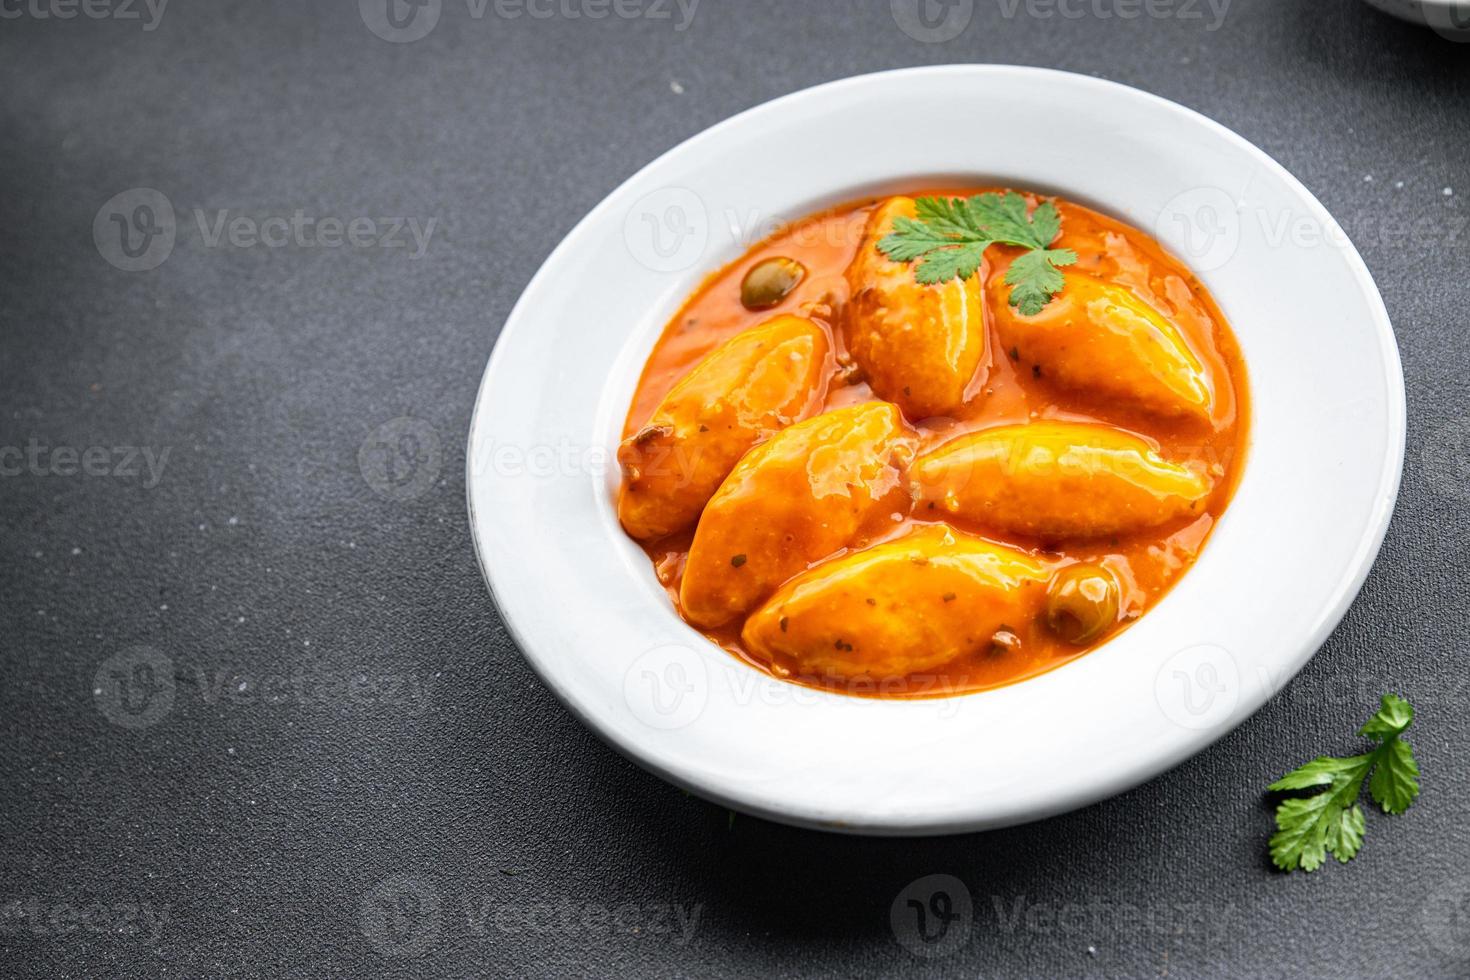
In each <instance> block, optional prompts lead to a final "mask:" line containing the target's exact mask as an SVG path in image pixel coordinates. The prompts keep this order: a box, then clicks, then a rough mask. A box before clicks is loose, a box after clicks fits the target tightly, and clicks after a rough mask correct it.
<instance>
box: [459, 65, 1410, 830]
mask: <svg viewBox="0 0 1470 980" xmlns="http://www.w3.org/2000/svg"><path fill="white" fill-rule="evenodd" d="M1037 120H1042V121H1043V123H1042V124H1041V125H1038V124H1037V122H1036V121H1037ZM935 178H956V179H963V180H967V181H973V182H975V183H983V184H1011V185H1015V186H1021V187H1026V188H1033V189H1039V190H1044V191H1052V192H1056V193H1059V194H1062V195H1064V196H1066V197H1070V198H1072V199H1073V200H1077V201H1079V202H1084V203H1088V204H1091V205H1093V206H1095V207H1097V208H1099V209H1101V210H1104V211H1107V212H1110V213H1112V214H1113V215H1115V216H1117V217H1120V218H1122V219H1123V220H1125V221H1128V222H1130V223H1132V224H1134V225H1136V226H1138V227H1140V228H1143V229H1145V230H1148V231H1151V232H1152V233H1154V234H1155V235H1156V236H1158V237H1159V238H1161V239H1162V240H1163V241H1164V242H1165V243H1166V244H1167V245H1168V246H1169V247H1171V248H1172V249H1173V250H1174V251H1175V252H1176V253H1178V254H1180V255H1181V256H1182V257H1184V258H1185V259H1186V260H1188V261H1190V262H1191V264H1192V265H1193V266H1194V268H1195V269H1196V271H1198V272H1199V273H1200V274H1201V276H1202V278H1203V279H1204V281H1205V283H1206V284H1207V286H1208V287H1209V288H1210V290H1211V291H1212V292H1213V293H1214V295H1215V297H1216V299H1217V300H1218V301H1219V303H1220V305H1221V306H1222V308H1223V309H1224V311H1225V314H1226V316H1227V317H1228V318H1229V319H1230V322H1231V324H1232V325H1233V327H1234V329H1235V332H1236V335H1237V336H1238V338H1239V340H1240V343H1241V345H1242V347H1243V350H1244V354H1245V359H1246V363H1247V369H1248V371H1249V374H1250V383H1251V391H1252V398H1253V413H1254V414H1253V423H1252V444H1251V449H1250V455H1249V459H1248V462H1247V466H1246V470H1245V476H1244V479H1243V480H1242V482H1241V484H1240V488H1239V492H1238V493H1237V494H1236V497H1235V500H1234V502H1233V504H1232V505H1231V507H1230V509H1229V511H1228V512H1227V513H1226V515H1225V517H1224V519H1223V520H1222V521H1221V522H1220V524H1219V526H1218V528H1217V530H1216V531H1215V534H1214V536H1213V538H1212V539H1211V541H1210V542H1209V545H1208V546H1207V548H1206V549H1205V551H1204V554H1203V556H1202V557H1201V558H1200V560H1199V562H1198V564H1197V565H1196V566H1195V567H1194V568H1193V569H1192V570H1191V571H1190V572H1189V573H1188V574H1187V575H1185V576H1184V577H1183V579H1182V580H1181V581H1180V582H1179V584H1178V585H1177V586H1176V587H1175V588H1174V589H1173V590H1172V591H1171V592H1170V593H1169V595H1168V596H1167V597H1166V598H1165V599H1164V601H1162V602H1161V603H1159V604H1158V605H1157V606H1156V607H1155V608H1154V609H1152V610H1151V611H1150V612H1149V613H1148V614H1147V615H1145V616H1144V617H1143V619H1142V620H1140V621H1139V622H1138V623H1137V624H1136V625H1135V626H1133V627H1132V628H1130V629H1128V630H1127V631H1125V632H1124V633H1122V634H1121V635H1120V636H1118V637H1117V638H1116V639H1114V640H1113V641H1111V642H1109V643H1107V644H1106V645H1104V646H1103V647H1101V648H1099V649H1097V650H1095V651H1093V652H1092V653H1090V654H1088V655H1087V656H1084V657H1081V658H1079V659H1078V660H1076V661H1074V662H1072V663H1070V664H1068V665H1066V666H1064V667H1062V668H1060V669H1058V670H1055V671H1052V672H1051V673H1049V674H1046V675H1044V676H1042V677H1039V678H1036V679H1033V680H1029V681H1025V682H1023V683H1020V684H1016V685H1013V686H1011V687H1007V688H1003V689H1000V690H995V691H989V692H984V693H979V694H972V695H968V696H963V697H954V698H943V699H935V700H926V701H917V702H915V701H908V702H900V701H891V700H890V701H883V700H869V699H860V698H852V697H845V696H841V695H836V694H828V693H823V692H816V691H812V690H809V689H805V688H801V687H796V686H793V685H790V684H787V683H784V682H781V681H777V680H774V679H772V678H770V677H767V676H765V675H764V674H761V673H758V672H757V671H755V670H753V669H751V668H749V667H747V666H745V665H744V664H742V663H740V662H738V661H737V660H735V659H734V658H732V657H731V656H730V655H729V654H727V653H725V652H723V651H721V650H720V649H718V648H716V647H715V646H713V645H712V644H710V643H709V642H708V641H706V640H705V639H704V638H703V637H702V636H700V635H699V634H698V633H697V632H695V631H694V630H692V629H691V628H689V627H688V626H686V625H685V624H684V623H683V622H681V621H680V619H679V618H678V616H677V615H676V614H675V612H674V610H673V609H672V607H671V605H670V602H669V600H668V598H667V597H666V596H665V595H664V593H663V590H662V589H661V588H660V587H659V585H658V584H657V582H656V580H655V578H654V575H653V570H652V569H651V568H650V566H649V562H648V560H647V559H646V558H645V556H644V555H643V553H642V552H641V551H640V550H639V549H638V548H637V547H635V546H634V544H633V543H632V542H631V541H630V540H628V538H626V537H625V536H624V535H623V533H622V531H621V530H620V529H619V527H618V523H617V520H616V517H615V514H614V500H615V491H616V486H617V472H616V466H615V465H613V464H611V460H612V455H613V451H614V448H615V446H616V444H617V441H618V438H619V435H620V430H621V426H622V423H623V418H624V414H625V412H626V410H627V406H628V402H629V398H630V396H631V394H632V392H633V389H634V385H635V383H636V381H637V378H638V375H639V372H640V370H641V368H642V365H643V362H644V359H645V358H646V357H647V355H648V352H649V351H650V349H651V348H652V346H653V343H654V341H655V340H656V339H657V337H658V335H659V332H660V330H661V328H662V327H663V325H664V323H665V322H666V321H667V319H668V318H669V317H670V316H671V315H672V314H673V312H674V310H675V309H676V308H677V306H678V305H679V303H680V302H681V300H682V299H683V298H684V297H685V295H686V294H687V293H689V292H690V291H691V290H692V289H693V288H694V287H695V286H696V285H697V284H698V283H699V282H700V280H701V279H702V278H703V276H704V275H705V274H706V273H708V272H710V271H711V270H713V269H716V268H718V267H719V266H721V265H722V264H724V263H726V262H728V261H730V260H732V259H734V258H736V257H738V256H739V255H740V254H741V253H742V252H743V251H744V250H745V248H746V247H747V246H748V245H749V244H751V243H752V242H753V241H754V240H755V239H756V238H758V237H759V236H760V235H761V234H763V233H764V232H765V231H767V230H769V227H770V225H771V222H772V221H774V220H779V219H783V218H795V217H799V216H802V215H805V214H807V213H809V212H811V211H814V210H816V209H818V208H821V207H823V206H825V205H829V204H832V203H835V202H840V201H844V200H850V199H852V198H855V197H858V196H861V195H863V194H866V193H870V192H873V191H875V190H881V189H883V188H886V187H899V186H904V185H912V184H915V183H923V182H925V181H929V180H932V179H935ZM1403 451H1404V391H1403V376H1402V373H1401V370H1400V366H1399V360H1398V351H1397V347H1396V346H1395V343H1394V339H1393V333H1392V328H1391V327H1390V325H1389V321H1388V316H1387V314H1386V312H1385V310H1384V307H1383V302H1382V300H1381V299H1380V297H1379V295H1378V292H1377V290H1376V289H1375V288H1374V285H1373V280H1372V278H1371V277H1370V275H1369V273H1368V271H1367V269H1366V268H1365V267H1364V265H1363V262H1362V260H1361V259H1360V258H1359V257H1358V254H1357V252H1356V251H1354V249H1353V247H1352V245H1351V244H1349V243H1348V242H1347V240H1346V238H1345V237H1344V236H1343V235H1342V233H1341V230H1340V229H1339V227H1338V226H1337V224H1336V223H1335V222H1334V221H1333V219H1332V218H1331V217H1330V216H1329V215H1328V213H1327V211H1326V210H1325V209H1324V208H1323V207H1322V205H1321V204H1319V203H1318V202H1317V201H1316V199H1315V198H1313V197H1312V195H1311V194H1310V193H1309V192H1308V191H1307V190H1306V188H1304V187H1303V186H1302V185H1301V184H1300V183H1298V182H1297V181H1296V180H1295V179H1294V178H1293V177H1292V176H1291V175H1290V174H1288V173H1287V172H1286V171H1285V170H1283V169H1282V168H1281V167H1280V166H1279V165H1278V164H1276V163H1275V162H1273V161H1272V160H1271V159H1270V158H1269V157H1267V156H1266V154H1265V153H1263V152H1261V151H1260V150H1258V149H1256V148H1255V147H1254V146H1252V145H1250V144H1249V143H1247V142H1246V141H1245V140H1244V139H1242V138H1241V137H1239V136H1236V135H1235V134H1233V133H1231V132H1229V131H1228V130H1226V129H1224V128H1222V127H1220V126H1219V125H1217V124H1215V123H1213V122H1211V121H1210V120H1208V119H1205V118H1204V117H1202V116H1199V115H1197V114H1195V113H1194V112H1191V111H1189V110H1188V109H1184V108H1182V107H1180V106H1178V105H1175V104H1173V103H1171V102H1166V101H1164V100H1163V99H1159V98H1156V97H1154V96H1151V95H1147V94H1145V93H1143V92H1139V91H1136V90H1134V89H1130V88H1127V87H1124V86H1122V85H1117V84H1113V83H1110V82H1104V81H1099V80H1097V79H1094V78H1087V77H1084V76H1080V75H1071V74H1064V73H1061V72H1054V71H1043V70H1038V69H1034V68H1016V67H1006V66H969V65H967V66H950V67H938V68H921V69H914V70H908V71H896V72H886V73H882V74H876V75H867V76H862V77H858V78H850V79H846V80H843V81H839V82H834V83H832V84H829V85H822V86H820V87H817V88H813V89H809V90H807V91H803V92H798V93H796V94H794V95H790V96H787V97H785V98H782V99H778V100H776V101H774V102H771V103H769V104H766V105H763V106H760V107H758V108H755V109H752V110H750V111H749V112H745V113H743V114H741V115H739V116H736V117H735V118H733V119H730V120H728V121H726V122H724V123H721V124H720V125H718V126H715V127H713V128H711V129H709V130H707V131H706V132H704V133H701V134H700V135H698V136H696V137H694V138H693V139H691V140H689V141H688V142H686V143H684V144H682V145H680V146H678V147H676V148H675V149H673V150H671V151H670V152H668V153H667V154H665V155H664V156H662V157H660V158H659V159H658V160H656V161H654V162H653V163H652V164H650V165H649V166H647V167H646V168H644V169H643V170H642V171H641V172H639V173H638V174H636V175H634V176H633V177H632V178H630V179H629V180H628V181H627V182H626V183H624V184H623V185H622V186H621V187H619V188H618V189H617V190H615V191H614V192H613V193H612V194H610V195H609V196H608V197H607V199H606V200H604V201H603V202H602V203H601V204H599V205H598V206H597V207H596V208H594V209H593V211H592V212H591V213H590V214H589V215H587V217H586V218H585V219H583V220H582V222H581V223H580V224H578V225H577V227H576V228H574V229H573V230H572V232H571V233H570V234H568V235H567V237H566V240H565V241H563V242H562V243H561V245H560V246H558V248H557V249H556V251H555V252H553V253H552V255H551V257H550V258H548V259H547V260H546V264H545V265H544V266H543V267H542V268H541V271H540V272H539V273H538V274H537V275H536V277H535V278H534V279H533V280H532V281H531V284H530V285H529V286H528V287H527V288H526V291H525V294H524V295H523V296H522V297H521V300H520V302H519V303H518V304H517V305H516V307H515V309H514V310H513V311H512V313H511V315H510V319H509V320H508V321H507V323H506V325H505V328H504V330H503V331H502V333H501V335H500V339H499V342H498V344H497V345H496V347H495V351H494V354H493V355H492V356H491V358H490V364H489V367H488V368H487V369H486V371H485V378H484V382H483V384H482V385H481V388H480V394H479V400H478V402H477V404H476V406H475V413H474V421H473V424H472V427H471V430H470V440H469V473H468V482H469V504H470V523H471V526H472V528H473V530H474V537H475V545H476V548H477V549H478V552H479V556H480V561H481V564H482V566H483V568H484V572H485V577H486V580H487V581H488V582H489V584H490V589H491V592H492V593H493V595H494V597H495V601H496V603H497V604H498V606H499V608H500V612H501V615H502V616H503V618H504V620H505V623H506V625H507V627H508V628H509V629H510V632H511V634H512V635H513V636H514V637H515V639H516V641H517V642H518V643H519V644H520V647H521V649H522V650H523V651H524V653H525V655H526V658H527V659H528V660H529V661H530V663H531V665H532V666H533V667H534V668H535V670H536V672H537V673H538V674H539V675H540V676H541V678H542V679H543V680H544V681H545V682H546V684H547V685H548V686H549V687H550V688H551V689H552V690H553V691H554V692H555V693H556V695H557V697H559V698H560V699H561V700H562V701H563V702H564V703H565V704H566V705H567V707H568V708H570V709H571V710H572V711H573V712H574V713H575V714H576V715H577V717H579V718H581V719H582V720H583V721H584V722H585V723H586V724H588V725H589V726H591V727H592V729H593V730H594V731H596V732H597V733H598V734H599V735H601V736H602V737H603V738H604V739H606V740H607V741H608V742H609V743H611V744H612V745H613V746H614V747H615V748H617V749H618V750H619V751H621V752H623V753H624V754H626V755H627V756H629V757H631V758H632V759H634V760H636V761H637V762H638V763H640V764H641V765H643V766H645V767H646V768H648V769H650V770H652V771H653V772H655V773H657V774H659V775H660V776H662V777H664V778H666V779H668V780H670V781H672V782H674V783H676V784H678V785H680V786H682V787H685V788H686V789H688V790H690V791H692V792H694V793H697V794H699V795H701V796H704V797H707V798H709V799H711V800H715V801H718V802H720V803H722V804H725V805H727V806H730V807H733V808H735V809H738V810H741V811H745V812H749V813H753V814H758V815H760V816H764V817H769V818H772V819H775V820H782V821H786V822H790V823H795V824H801V825H806V826H812V827H821V828H828V829H835V830H845V831H852V832H860V833H873V834H936V833H950V832H957V831H965V830H974V829H980V828H987V827H998V826H1004V825H1007V824H1013V823H1019V822H1023V821H1027V820H1033V819H1037V818H1040V817H1044V816H1047V815H1050V814H1054V813H1058V812H1062V811H1065V810H1069V809H1072V808H1074V807H1078V806H1082V805H1084V804H1087V803H1090V802H1093V801H1095V800H1099V799H1102V798H1104V797H1107V796H1110V795H1112V794H1114V793H1118V792H1120V791H1121V790H1124V789H1127V788H1129V787H1131V786H1134V785H1136V784H1137V783H1139V782H1141V781H1143V780H1146V779H1148V778H1150V777H1152V776H1154V775H1156V774H1158V773H1160V772H1162V771H1164V770H1166V769H1168V768H1170V767H1171V766H1174V765H1176V764H1177V763H1179V762H1180V761H1182V760H1183V759H1185V758H1187V757H1189V756H1190V755H1192V754H1194V753H1196V752H1198V751H1200V750H1201V749H1202V748H1204V747H1205V746H1206V745H1208V744H1209V743H1210V742H1212V741H1214V740H1215V739H1217V738H1218V737H1220V736H1221V735H1223V734H1224V733H1225V732H1227V731H1229V730H1230V729H1231V728H1232V727H1234V726H1235V725H1237V724H1238V723H1239V722H1240V721H1242V720H1243V719H1244V718H1245V717H1246V716H1248V715H1249V714H1251V712H1253V711H1254V710H1255V709H1256V708H1258V707H1259V706H1260V705H1261V704H1262V702H1264V701H1265V700H1266V698H1267V697H1269V696H1270V695H1271V694H1272V693H1273V692H1275V691H1276V690H1278V689H1279V688H1280V686H1281V685H1282V684H1284V683H1285V682H1286V681H1287V680H1288V679H1290V678H1291V677H1292V675H1294V674H1295V673H1296V671H1297V670H1299V669H1300V668H1301V666H1302V665H1303V664H1304V663H1305V662H1306V660H1307V659H1308V658H1309V657H1310V656H1311V655H1312V654H1313V652H1315V651H1316V649H1317V648H1318V647H1319V645H1320V644H1321V643H1322V642H1323V640H1324V639H1325V638H1326V637H1327V635H1328V634H1329V633H1330V632H1331V630H1332V629H1333V628H1334V627H1335V626H1336V625H1337V623H1338V621H1339V620H1340V619H1341V618H1342V616H1343V614H1344V612H1345V611H1346V610H1347V607H1348V605H1349V603H1350V602H1351V601H1352V599H1353V597H1354V595H1355V594H1356V593H1357V591H1358V589H1359V587H1360V586H1361V584H1362V582H1363V579H1364V577H1365V576H1366V575H1367V572H1368V568H1369V566H1370V565H1371V564H1372V562H1373V558H1374V556H1375V555H1376V554H1377V551H1378V548H1379V545H1380V544H1381V542H1382V538H1383V534H1384V531H1385V529H1386V527H1387V525H1388V520H1389V516H1390V513H1391V512H1392V509H1393V503H1394V498H1395V496H1396V494H1397V491H1398V483H1399V473H1400V469H1401V466H1402V462H1403Z"/></svg>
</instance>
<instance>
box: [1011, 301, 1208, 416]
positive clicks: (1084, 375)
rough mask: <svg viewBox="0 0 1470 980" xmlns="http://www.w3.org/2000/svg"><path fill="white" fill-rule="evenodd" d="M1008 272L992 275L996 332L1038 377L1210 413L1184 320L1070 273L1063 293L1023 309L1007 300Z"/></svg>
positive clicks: (1158, 409)
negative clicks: (1033, 309) (1032, 311)
mask: <svg viewBox="0 0 1470 980" xmlns="http://www.w3.org/2000/svg"><path fill="white" fill-rule="evenodd" d="M1004 279H1005V277H1004V276H1003V275H1001V274H1000V273H999V272H997V273H996V274H995V275H993V276H991V277H990V296H991V308H992V309H993V310H994V311H995V320H996V332H997V335H998V337H999V338H1000V342H1001V344H1002V346H1003V347H1004V348H1005V350H1007V351H1008V352H1010V354H1011V356H1012V357H1013V358H1015V359H1017V360H1018V361H1020V362H1021V363H1022V364H1023V365H1025V364H1029V365H1032V367H1033V369H1034V370H1035V371H1036V372H1037V373H1038V375H1039V376H1041V377H1044V378H1047V379H1050V380H1051V381H1053V382H1055V383H1056V384H1059V385H1062V386H1064V387H1068V388H1074V389H1082V390H1087V391H1092V392H1096V393H1097V394H1099V395H1106V396H1109V397H1110V398H1113V399H1115V400H1117V401H1118V402H1121V403H1123V404H1126V405H1133V406H1135V407H1137V408H1139V409H1141V410H1143V411H1145V412H1148V413H1151V414H1154V415H1160V416H1164V417H1177V416H1188V417H1193V418H1196V419H1200V420H1203V421H1209V420H1210V419H1211V417H1212V414H1213V412H1214V410H1215V384H1214V379H1213V378H1212V377H1211V372H1210V370H1209V368H1208V367H1207V366H1206V365H1205V364H1204V362H1203V361H1201V359H1200V358H1199V356H1198V355H1197V354H1196V353H1195V352H1194V350H1193V349H1192V348H1191V347H1190V345H1189V342H1188V341H1187V340H1186V338H1185V336H1184V334H1183V333H1182V332H1181V331H1180V330H1179V328H1178V326H1176V325H1175V324H1174V323H1173V322H1172V321H1170V320H1169V318H1168V317H1166V316H1165V315H1164V314H1163V313H1161V312H1159V311H1158V310H1156V309H1154V308H1153V307H1152V306H1150V305H1149V304H1148V303H1146V302H1144V301H1143V300H1142V299H1140V298H1139V297H1138V296H1137V295H1136V294H1134V292H1133V291H1132V290H1130V289H1128V288H1127V287H1125V286H1120V285H1117V284H1115V283H1109V282H1104V281H1102V280H1100V279H1097V278H1094V277H1093V276H1089V275H1086V274H1084V273H1078V272H1066V273H1063V283H1064V285H1063V287H1062V291H1061V293H1060V294H1058V295H1057V296H1056V297H1054V298H1053V299H1052V300H1051V302H1049V303H1047V304H1046V306H1045V307H1043V308H1042V310H1041V312H1040V313H1037V314H1036V315H1035V316H1024V315H1022V314H1021V313H1020V312H1019V311H1018V310H1017V309H1016V308H1015V307H1013V306H1011V305H1010V303H1009V301H1008V300H1007V296H1008V295H1009V293H1010V287H1009V286H1007V285H1005V282H1004Z"/></svg>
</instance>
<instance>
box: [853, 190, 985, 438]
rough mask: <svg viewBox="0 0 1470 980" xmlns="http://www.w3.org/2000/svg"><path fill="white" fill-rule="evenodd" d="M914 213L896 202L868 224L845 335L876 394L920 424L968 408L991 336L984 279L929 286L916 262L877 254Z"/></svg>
mask: <svg viewBox="0 0 1470 980" xmlns="http://www.w3.org/2000/svg"><path fill="white" fill-rule="evenodd" d="M914 213H915V212H914V201H913V199H912V198H908V197H894V198H890V199H889V200H887V201H886V202H884V203H883V204H882V205H880V206H879V207H878V208H877V210H875V211H874V212H873V214H872V217H870V218H869V219H868V225H867V230H866V232H865V233H864V236H863V241H862V244H861V245H860V246H859V248H858V253H857V257H856V258H855V259H853V262H852V264H851V265H850V266H849V267H848V269H847V281H848V286H849V287H850V289H851V297H850V299H849V301H848V304H847V312H846V326H845V331H846V337H847V347H848V350H849V352H850V353H851V354H852V357H853V360H854V361H856V362H857V364H858V366H859V367H861V368H862V369H863V371H864V373H865V374H866V375H867V379H868V384H869V386H870V387H871V388H872V389H873V393H874V394H876V395H877V396H878V397H879V398H883V399H885V400H887V401H891V402H893V403H895V404H896V405H898V406H899V407H900V408H901V409H903V413H904V415H905V416H907V417H908V418H909V419H912V420H918V419H924V418H929V417H930V416H935V415H953V414H956V413H957V412H958V411H959V410H960V408H962V407H963V406H964V404H965V402H966V396H967V393H968V392H969V391H970V390H971V386H972V383H974V382H976V380H977V379H976V372H977V371H978V370H979V369H980V366H981V365H982V364H983V363H986V333H985V313H984V306H985V302H984V293H983V291H982V290H981V288H980V282H981V276H980V275H974V276H971V277H970V278H968V279H966V280H964V281H963V282H961V281H958V280H951V281H949V282H946V283H940V284H935V285H924V284H922V283H920V282H918V281H917V280H916V279H915V278H914V267H913V266H912V265H910V264H908V263H904V262H894V261H893V260H891V259H889V258H888V257H887V256H886V255H884V254H883V253H882V252H880V251H879V250H878V242H879V241H881V240H882V239H883V237H884V236H886V235H888V234H889V233H890V232H892V231H893V222H894V220H895V219H896V218H912V217H913V216H914ZM983 270H984V267H983V266H982V270H981V271H982V272H983ZM981 380H983V379H981Z"/></svg>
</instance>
